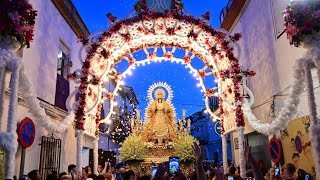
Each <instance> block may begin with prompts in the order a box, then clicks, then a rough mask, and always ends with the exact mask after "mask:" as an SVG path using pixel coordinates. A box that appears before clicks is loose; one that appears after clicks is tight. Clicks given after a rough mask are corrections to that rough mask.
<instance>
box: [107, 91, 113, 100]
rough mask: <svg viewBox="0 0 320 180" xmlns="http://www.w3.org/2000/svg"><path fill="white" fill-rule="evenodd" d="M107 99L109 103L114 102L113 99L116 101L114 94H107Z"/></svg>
mask: <svg viewBox="0 0 320 180" xmlns="http://www.w3.org/2000/svg"><path fill="white" fill-rule="evenodd" d="M105 98H106V99H107V100H108V101H110V100H113V99H114V94H113V93H112V92H107V93H106V97H105Z"/></svg>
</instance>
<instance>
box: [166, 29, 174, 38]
mask: <svg viewBox="0 0 320 180" xmlns="http://www.w3.org/2000/svg"><path fill="white" fill-rule="evenodd" d="M167 33H168V35H169V36H172V35H174V28H168V29H167Z"/></svg>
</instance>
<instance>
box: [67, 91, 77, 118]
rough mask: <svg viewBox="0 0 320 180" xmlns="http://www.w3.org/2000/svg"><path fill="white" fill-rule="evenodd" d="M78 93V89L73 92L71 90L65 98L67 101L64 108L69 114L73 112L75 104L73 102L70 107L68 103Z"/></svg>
mask: <svg viewBox="0 0 320 180" xmlns="http://www.w3.org/2000/svg"><path fill="white" fill-rule="evenodd" d="M78 92H79V89H78V88H77V89H75V90H73V91H72V93H71V94H70V95H69V96H68V98H67V100H66V107H67V110H68V111H69V112H71V111H74V110H75V107H74V106H75V103H76V102H73V104H72V107H71V105H70V101H71V98H72V97H73V96H75V95H76V94H77V93H78Z"/></svg>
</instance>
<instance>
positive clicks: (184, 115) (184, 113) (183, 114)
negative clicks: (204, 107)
mask: <svg viewBox="0 0 320 180" xmlns="http://www.w3.org/2000/svg"><path fill="white" fill-rule="evenodd" d="M186 112H187V110H184V109H183V110H182V117H186Z"/></svg>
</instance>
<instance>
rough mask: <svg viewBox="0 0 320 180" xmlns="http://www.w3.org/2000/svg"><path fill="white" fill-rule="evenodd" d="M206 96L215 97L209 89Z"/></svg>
mask: <svg viewBox="0 0 320 180" xmlns="http://www.w3.org/2000/svg"><path fill="white" fill-rule="evenodd" d="M205 96H207V97H212V96H213V90H212V89H207V90H206V92H205Z"/></svg>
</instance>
